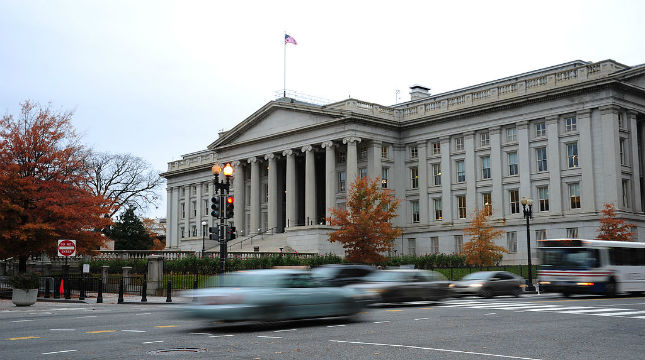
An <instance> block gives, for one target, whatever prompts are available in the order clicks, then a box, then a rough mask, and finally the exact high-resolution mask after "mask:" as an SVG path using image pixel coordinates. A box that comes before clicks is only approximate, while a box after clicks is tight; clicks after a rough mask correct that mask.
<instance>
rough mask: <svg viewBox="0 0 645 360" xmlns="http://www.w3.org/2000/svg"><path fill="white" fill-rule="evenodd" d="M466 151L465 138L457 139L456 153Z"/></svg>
mask: <svg viewBox="0 0 645 360" xmlns="http://www.w3.org/2000/svg"><path fill="white" fill-rule="evenodd" d="M463 150H464V137H463V136H460V137H458V138H455V151H463Z"/></svg>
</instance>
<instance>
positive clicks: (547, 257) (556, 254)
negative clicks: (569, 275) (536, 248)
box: [541, 248, 600, 269]
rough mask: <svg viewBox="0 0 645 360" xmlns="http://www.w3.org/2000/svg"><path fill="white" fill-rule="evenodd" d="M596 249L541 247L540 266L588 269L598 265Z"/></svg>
mask: <svg viewBox="0 0 645 360" xmlns="http://www.w3.org/2000/svg"><path fill="white" fill-rule="evenodd" d="M599 257H600V255H599V251H598V249H582V248H542V249H541V258H542V259H541V260H542V266H543V267H548V268H554V269H588V268H596V267H600V259H599Z"/></svg>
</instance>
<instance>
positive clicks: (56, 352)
mask: <svg viewBox="0 0 645 360" xmlns="http://www.w3.org/2000/svg"><path fill="white" fill-rule="evenodd" d="M74 351H78V350H61V351H52V352H46V353H42V355H51V354H61V353H68V352H74Z"/></svg>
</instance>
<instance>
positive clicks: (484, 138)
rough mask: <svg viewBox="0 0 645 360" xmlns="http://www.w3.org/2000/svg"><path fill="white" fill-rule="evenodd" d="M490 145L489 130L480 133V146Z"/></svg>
mask: <svg viewBox="0 0 645 360" xmlns="http://www.w3.org/2000/svg"><path fill="white" fill-rule="evenodd" d="M489 145H490V135H489V134H488V132H483V133H481V134H479V146H489Z"/></svg>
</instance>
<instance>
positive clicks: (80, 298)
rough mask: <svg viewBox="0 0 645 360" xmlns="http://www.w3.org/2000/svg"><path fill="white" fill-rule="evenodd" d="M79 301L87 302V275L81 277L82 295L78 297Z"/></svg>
mask: <svg viewBox="0 0 645 360" xmlns="http://www.w3.org/2000/svg"><path fill="white" fill-rule="evenodd" d="M78 299H79V300H85V274H83V275H82V276H81V293H80V295H79V296H78Z"/></svg>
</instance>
